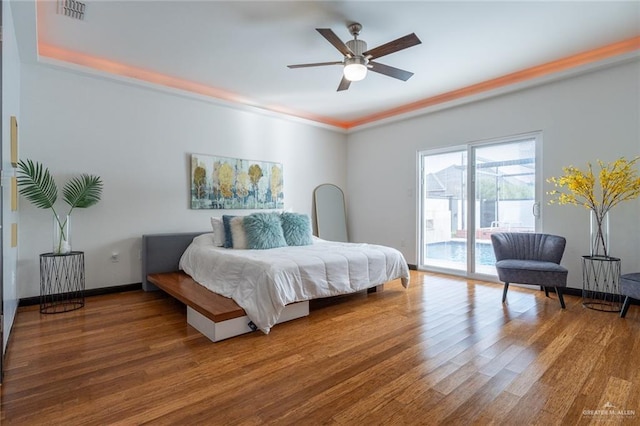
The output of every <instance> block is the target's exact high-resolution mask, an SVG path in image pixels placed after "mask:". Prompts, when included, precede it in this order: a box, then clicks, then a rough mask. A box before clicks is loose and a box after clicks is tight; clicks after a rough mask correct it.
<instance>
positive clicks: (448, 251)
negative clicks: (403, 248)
mask: <svg viewBox="0 0 640 426" xmlns="http://www.w3.org/2000/svg"><path fill="white" fill-rule="evenodd" d="M426 257H427V258H428V259H442V260H450V261H452V262H460V263H465V262H466V261H467V244H466V243H465V242H464V241H446V242H442V243H431V244H427V252H426ZM476 258H477V259H478V260H479V263H480V265H488V266H490V265H494V264H495V263H496V257H495V255H494V253H493V246H492V245H491V244H487V243H476Z"/></svg>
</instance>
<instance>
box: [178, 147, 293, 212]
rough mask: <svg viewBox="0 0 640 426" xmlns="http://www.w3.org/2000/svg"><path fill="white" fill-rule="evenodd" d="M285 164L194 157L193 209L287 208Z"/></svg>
mask: <svg viewBox="0 0 640 426" xmlns="http://www.w3.org/2000/svg"><path fill="white" fill-rule="evenodd" d="M282 178H283V173H282V164H280V163H271V162H268V161H253V160H243V159H238V158H228V157H217V156H212V155H201V154H191V208H192V209H282V208H284V193H283V179H282Z"/></svg>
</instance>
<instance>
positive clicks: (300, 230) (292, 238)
mask: <svg viewBox="0 0 640 426" xmlns="http://www.w3.org/2000/svg"><path fill="white" fill-rule="evenodd" d="M280 220H281V221H282V233H283V234H284V239H285V240H286V241H287V245H289V246H308V245H311V244H313V238H312V236H311V219H309V216H308V215H306V214H302V213H288V212H285V213H282V214H281V215H280Z"/></svg>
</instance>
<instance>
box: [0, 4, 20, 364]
mask: <svg viewBox="0 0 640 426" xmlns="http://www.w3.org/2000/svg"><path fill="white" fill-rule="evenodd" d="M14 30H15V29H14V25H13V15H12V11H11V5H10V4H9V2H8V1H4V2H2V170H3V177H2V220H3V225H4V226H3V229H2V275H3V276H2V286H3V287H2V291H3V309H4V341H3V342H2V353H4V351H5V349H6V347H7V340H8V339H9V334H10V331H11V326H12V325H13V319H14V317H15V314H16V309H17V308H18V291H17V285H16V265H17V258H18V249H17V248H16V247H11V224H12V223H18V214H17V212H13V211H11V189H10V188H11V187H10V185H11V177H12V176H15V169H14V168H13V167H12V166H11V133H10V119H11V116H15V117H16V118H17V120H18V125H19V126H21V124H22V122H21V120H20V57H19V55H18V47H17V44H16V36H15V32H14ZM18 129H19V132H18V135H19V136H20V137H19V138H18V142H21V141H22V138H21V136H22V134H21V130H22V128H21V127H18ZM19 230H20V229H19Z"/></svg>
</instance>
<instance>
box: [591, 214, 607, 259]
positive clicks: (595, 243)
mask: <svg viewBox="0 0 640 426" xmlns="http://www.w3.org/2000/svg"><path fill="white" fill-rule="evenodd" d="M590 213H591V216H590V228H591V239H590V242H591V256H597V257H605V258H606V257H609V256H611V254H610V249H611V248H610V246H609V212H607V213H605V214H604V216H602V217H601V218H600V220H598V216H597V215H596V214H595V213H594V212H593V210H591V211H590Z"/></svg>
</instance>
